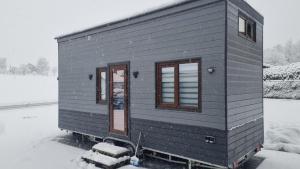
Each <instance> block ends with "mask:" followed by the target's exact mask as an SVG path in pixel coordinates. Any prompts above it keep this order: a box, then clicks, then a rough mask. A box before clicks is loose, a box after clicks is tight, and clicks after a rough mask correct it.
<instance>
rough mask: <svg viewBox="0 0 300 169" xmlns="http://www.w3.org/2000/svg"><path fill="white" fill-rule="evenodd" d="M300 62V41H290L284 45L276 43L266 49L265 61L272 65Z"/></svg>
mask: <svg viewBox="0 0 300 169" xmlns="http://www.w3.org/2000/svg"><path fill="white" fill-rule="evenodd" d="M295 62H300V41H298V42H293V41H291V40H290V41H288V42H286V44H284V45H276V46H274V47H273V48H271V49H265V50H264V63H267V64H271V65H287V64H290V63H295Z"/></svg>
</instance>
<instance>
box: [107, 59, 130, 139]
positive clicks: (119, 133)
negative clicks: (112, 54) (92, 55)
mask: <svg viewBox="0 0 300 169" xmlns="http://www.w3.org/2000/svg"><path fill="white" fill-rule="evenodd" d="M117 66H120V67H122V66H124V67H125V75H126V76H125V79H124V80H125V98H124V99H125V100H126V101H125V103H126V104H125V105H124V113H125V114H124V118H125V119H124V124H125V131H120V130H115V129H113V111H112V104H113V103H112V97H113V96H112V92H113V91H112V82H113V81H112V80H113V79H112V73H111V69H112V68H113V67H117ZM126 70H127V71H126ZM126 84H127V85H126ZM108 114H109V121H108V133H109V135H110V136H113V137H119V138H123V139H128V138H130V62H129V61H127V62H117V63H109V64H108Z"/></svg>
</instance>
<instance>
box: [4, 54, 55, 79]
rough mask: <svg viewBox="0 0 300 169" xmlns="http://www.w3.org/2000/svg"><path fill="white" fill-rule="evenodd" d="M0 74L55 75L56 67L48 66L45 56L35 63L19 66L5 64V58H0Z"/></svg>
mask: <svg viewBox="0 0 300 169" xmlns="http://www.w3.org/2000/svg"><path fill="white" fill-rule="evenodd" d="M0 74H12V75H29V74H33V75H43V76H48V75H54V76H55V75H57V67H52V68H51V67H50V65H49V62H48V60H47V59H46V58H39V59H38V61H37V63H36V64H32V63H27V64H21V65H20V66H12V65H9V66H8V65H7V59H6V58H0Z"/></svg>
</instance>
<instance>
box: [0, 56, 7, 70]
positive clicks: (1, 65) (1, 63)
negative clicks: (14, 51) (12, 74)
mask: <svg viewBox="0 0 300 169" xmlns="http://www.w3.org/2000/svg"><path fill="white" fill-rule="evenodd" d="M6 72H7V63H6V58H0V73H6Z"/></svg>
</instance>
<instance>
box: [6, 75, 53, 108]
mask: <svg viewBox="0 0 300 169" xmlns="http://www.w3.org/2000/svg"><path fill="white" fill-rule="evenodd" d="M0 82H1V87H0V93H1V97H0V106H7V105H18V104H29V103H40V102H56V101H57V100H58V81H57V79H56V77H54V76H39V75H27V76H20V75H3V74H0Z"/></svg>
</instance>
